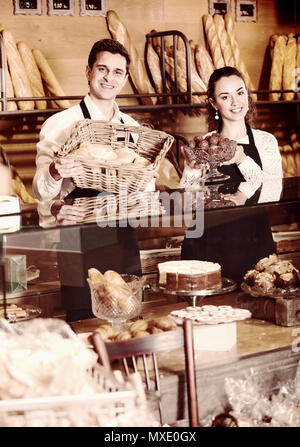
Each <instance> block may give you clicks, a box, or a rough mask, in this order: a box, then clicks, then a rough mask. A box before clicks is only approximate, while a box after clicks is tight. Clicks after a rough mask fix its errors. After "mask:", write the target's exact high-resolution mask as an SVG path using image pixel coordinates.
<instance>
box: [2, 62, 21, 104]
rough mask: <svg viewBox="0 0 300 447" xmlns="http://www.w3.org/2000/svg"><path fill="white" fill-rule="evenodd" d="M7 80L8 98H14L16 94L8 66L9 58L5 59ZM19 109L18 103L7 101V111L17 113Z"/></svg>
mask: <svg viewBox="0 0 300 447" xmlns="http://www.w3.org/2000/svg"><path fill="white" fill-rule="evenodd" d="M5 80H6V96H7V98H14V96H15V92H14V88H13V85H12V81H11V77H10V74H9V70H8V66H7V58H5ZM17 109H18V106H17V103H16V102H15V101H7V110H8V111H15V110H17Z"/></svg>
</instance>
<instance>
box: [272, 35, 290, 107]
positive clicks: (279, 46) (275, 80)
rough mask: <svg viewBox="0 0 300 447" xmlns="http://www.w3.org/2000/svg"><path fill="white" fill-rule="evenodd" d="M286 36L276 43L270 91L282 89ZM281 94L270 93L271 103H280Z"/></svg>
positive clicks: (278, 39)
mask: <svg viewBox="0 0 300 447" xmlns="http://www.w3.org/2000/svg"><path fill="white" fill-rule="evenodd" d="M286 42H287V37H286V36H283V35H282V36H278V38H277V39H276V42H275V46H274V51H273V60H272V66H271V74H270V81H269V89H270V90H281V88H282V73H283V65H284V60H285V52H286ZM280 96H281V94H280V93H270V94H269V98H270V100H271V101H278V100H279V99H280Z"/></svg>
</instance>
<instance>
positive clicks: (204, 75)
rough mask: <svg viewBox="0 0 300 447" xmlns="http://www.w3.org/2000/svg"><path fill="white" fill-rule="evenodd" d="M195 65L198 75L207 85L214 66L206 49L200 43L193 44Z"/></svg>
mask: <svg viewBox="0 0 300 447" xmlns="http://www.w3.org/2000/svg"><path fill="white" fill-rule="evenodd" d="M195 65H196V69H197V70H198V73H199V76H200V77H201V79H202V80H203V82H204V84H205V86H206V87H207V86H208V81H209V78H210V76H211V74H212V72H213V71H214V69H215V67H214V64H213V61H212V59H211V57H210V55H209V53H208V51H207V50H206V48H205V47H204V46H203V45H201V44H197V45H196V46H195Z"/></svg>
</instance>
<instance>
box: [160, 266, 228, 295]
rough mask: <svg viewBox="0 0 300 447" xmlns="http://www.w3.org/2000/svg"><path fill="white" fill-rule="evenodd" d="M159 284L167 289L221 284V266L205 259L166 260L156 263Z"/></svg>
mask: <svg viewBox="0 0 300 447" xmlns="http://www.w3.org/2000/svg"><path fill="white" fill-rule="evenodd" d="M158 271H159V284H160V286H163V287H165V288H167V289H169V290H186V291H188V290H203V289H211V288H219V287H221V285H222V276H221V266H220V265H219V264H217V263H214V262H207V261H196V260H191V261H185V260H184V261H167V262H161V263H160V264H158Z"/></svg>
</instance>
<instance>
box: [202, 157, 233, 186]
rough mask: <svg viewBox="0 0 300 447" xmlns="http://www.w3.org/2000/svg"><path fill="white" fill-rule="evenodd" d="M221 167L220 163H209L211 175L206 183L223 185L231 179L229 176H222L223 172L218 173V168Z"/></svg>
mask: <svg viewBox="0 0 300 447" xmlns="http://www.w3.org/2000/svg"><path fill="white" fill-rule="evenodd" d="M219 166H220V162H218V161H213V162H210V163H209V173H208V176H207V177H206V180H205V183H217V182H218V183H222V182H224V181H225V180H228V179H229V178H230V176H229V175H226V174H222V172H219V171H218V167H219Z"/></svg>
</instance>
